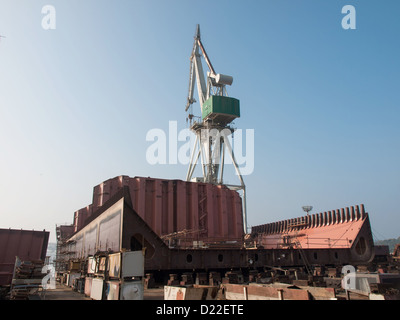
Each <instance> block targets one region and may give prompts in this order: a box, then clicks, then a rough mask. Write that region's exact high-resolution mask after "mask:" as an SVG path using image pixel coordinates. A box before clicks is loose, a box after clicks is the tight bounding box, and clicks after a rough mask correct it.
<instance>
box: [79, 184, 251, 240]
mask: <svg viewBox="0 0 400 320" xmlns="http://www.w3.org/2000/svg"><path fill="white" fill-rule="evenodd" d="M123 187H129V190H130V197H131V202H132V206H133V209H134V210H135V211H136V212H137V213H138V215H139V216H140V217H141V218H142V219H143V220H144V221H145V222H146V223H147V224H148V226H149V227H150V228H151V229H152V230H153V231H154V232H155V233H156V234H157V235H158V236H159V237H165V236H167V235H170V234H173V233H176V232H181V231H185V232H187V234H189V235H191V236H192V237H193V239H195V240H200V241H201V240H204V241H230V240H241V239H242V238H243V232H244V231H243V213H242V200H241V197H240V195H239V194H238V193H237V192H236V191H233V190H230V189H229V188H227V187H226V186H216V185H212V184H206V183H194V182H186V181H181V180H166V179H153V178H143V177H135V178H130V177H127V176H119V177H116V178H113V179H109V180H107V181H105V182H103V183H101V184H99V185H97V186H95V187H94V191H93V203H92V204H91V205H89V206H87V207H85V208H82V209H81V210H79V211H77V212H75V215H74V225H75V232H77V231H79V230H81V229H82V228H83V226H85V224H86V222H87V221H88V220H89V219H90V217H91V215H92V214H94V213H95V212H96V211H98V210H99V209H100V208H101V207H102V206H103V205H104V204H105V203H106V202H107V201H108V200H109V199H110V198H111V197H112V196H113V195H115V194H116V193H117V192H118V191H119V190H121V189H122V188H123Z"/></svg>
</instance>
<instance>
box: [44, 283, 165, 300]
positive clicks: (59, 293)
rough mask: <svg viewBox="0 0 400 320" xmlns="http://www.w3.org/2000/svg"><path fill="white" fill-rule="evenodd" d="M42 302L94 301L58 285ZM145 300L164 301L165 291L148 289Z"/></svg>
mask: <svg viewBox="0 0 400 320" xmlns="http://www.w3.org/2000/svg"><path fill="white" fill-rule="evenodd" d="M41 300H69V301H73V300H92V299H91V298H89V297H86V296H85V295H84V294H81V293H78V292H76V291H74V290H72V288H70V287H67V286H65V285H63V284H59V283H57V287H56V289H53V290H47V291H46V292H44V294H43V295H42V297H41ZM144 300H164V289H163V288H156V289H146V290H145V291H144Z"/></svg>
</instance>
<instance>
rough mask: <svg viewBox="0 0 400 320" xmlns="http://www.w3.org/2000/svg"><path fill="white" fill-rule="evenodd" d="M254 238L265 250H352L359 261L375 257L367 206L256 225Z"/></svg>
mask: <svg viewBox="0 0 400 320" xmlns="http://www.w3.org/2000/svg"><path fill="white" fill-rule="evenodd" d="M252 235H253V237H254V238H256V239H257V242H258V244H259V246H262V247H263V248H265V249H282V248H287V247H293V248H297V249H350V252H352V253H353V254H354V255H355V256H356V257H357V258H359V259H360V260H362V259H363V257H369V256H372V255H373V252H372V250H373V247H374V245H373V238H372V231H371V226H370V222H369V217H368V214H367V213H366V212H365V210H364V205H360V206H353V207H347V208H342V209H338V210H333V211H327V212H321V213H318V214H313V215H307V216H304V217H300V218H295V219H289V220H284V221H278V222H274V223H269V224H265V225H260V226H255V227H253V228H252Z"/></svg>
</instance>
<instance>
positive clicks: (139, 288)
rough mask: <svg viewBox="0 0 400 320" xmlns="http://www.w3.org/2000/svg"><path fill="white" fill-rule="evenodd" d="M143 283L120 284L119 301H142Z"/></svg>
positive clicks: (126, 282)
mask: <svg viewBox="0 0 400 320" xmlns="http://www.w3.org/2000/svg"><path fill="white" fill-rule="evenodd" d="M143 296H144V287H143V281H129V282H128V281H125V282H123V283H122V284H121V291H120V300H143Z"/></svg>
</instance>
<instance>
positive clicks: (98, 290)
mask: <svg viewBox="0 0 400 320" xmlns="http://www.w3.org/2000/svg"><path fill="white" fill-rule="evenodd" d="M103 293H104V280H103V279H101V278H93V280H92V288H91V291H90V298H92V299H93V300H103Z"/></svg>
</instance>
